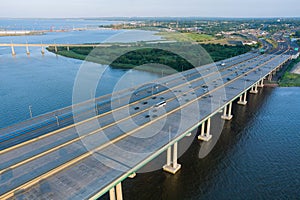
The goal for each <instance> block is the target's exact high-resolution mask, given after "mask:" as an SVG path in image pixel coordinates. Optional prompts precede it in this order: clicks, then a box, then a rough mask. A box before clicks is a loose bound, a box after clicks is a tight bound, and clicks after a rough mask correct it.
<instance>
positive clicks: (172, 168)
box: [163, 142, 181, 174]
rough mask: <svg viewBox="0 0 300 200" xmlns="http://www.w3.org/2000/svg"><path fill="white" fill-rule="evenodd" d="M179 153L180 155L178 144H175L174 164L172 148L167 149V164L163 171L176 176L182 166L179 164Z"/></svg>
mask: <svg viewBox="0 0 300 200" xmlns="http://www.w3.org/2000/svg"><path fill="white" fill-rule="evenodd" d="M177 153H178V142H175V143H174V145H173V162H172V161H171V159H172V158H171V154H172V146H169V147H168V149H167V164H165V165H164V166H163V170H164V171H166V172H169V173H171V174H176V173H177V172H178V171H179V170H180V168H181V165H180V164H178V163H177V157H178V156H177Z"/></svg>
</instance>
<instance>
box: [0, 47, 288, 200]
mask: <svg viewBox="0 0 300 200" xmlns="http://www.w3.org/2000/svg"><path fill="white" fill-rule="evenodd" d="M290 59H291V54H290V52H289V51H288V50H286V49H285V48H284V47H282V49H279V50H278V51H276V52H274V53H273V54H264V55H260V54H258V53H253V52H252V53H247V54H244V55H241V56H237V57H234V58H231V59H227V60H225V61H222V62H217V63H216V67H214V64H209V65H205V66H200V67H198V68H195V69H191V70H188V71H185V72H182V73H177V74H174V75H171V76H167V77H164V78H161V79H158V80H157V81H155V83H146V84H144V85H142V86H138V87H136V88H130V89H128V90H124V91H120V92H119V93H118V94H117V95H107V96H104V97H100V98H97V99H96V100H95V102H96V107H93V108H91V107H90V106H89V105H90V104H85V103H82V104H80V105H76V106H77V107H78V109H77V112H78V113H77V115H75V116H74V115H72V113H70V112H71V111H72V110H71V108H65V109H62V110H60V111H59V112H55V114H56V115H53V113H51V114H46V115H44V116H38V117H36V118H33V119H30V120H28V121H27V122H23V123H20V124H17V125H15V126H12V127H8V128H5V129H3V130H0V136H1V138H0V142H1V143H0V144H1V147H2V146H4V145H6V147H5V148H2V150H1V151H0V176H1V179H0V199H41V198H45V199H96V198H98V197H100V196H102V195H103V194H105V193H107V192H109V196H110V199H111V200H113V199H118V200H121V199H122V181H123V180H124V179H126V178H128V177H134V175H135V173H136V172H137V171H138V170H139V169H141V168H142V167H143V166H144V165H146V164H147V163H149V162H150V161H151V160H153V159H154V158H156V157H157V156H158V155H160V154H162V153H163V152H167V160H166V164H165V165H164V166H162V168H163V170H164V171H166V172H169V173H172V174H175V173H176V172H178V170H180V168H181V165H180V164H178V163H177V157H178V155H177V152H178V143H179V142H180V141H181V140H182V139H183V138H184V137H186V136H189V135H190V133H191V132H192V131H193V130H194V129H197V128H198V127H199V126H201V133H200V135H199V136H198V137H197V138H198V139H199V140H203V141H204V142H210V140H211V139H212V137H214V134H213V133H212V132H211V118H212V117H213V116H214V115H216V114H217V113H219V112H220V111H222V112H223V115H222V119H224V120H231V119H232V117H233V113H232V110H231V109H232V104H233V102H234V101H235V100H238V102H237V103H238V104H240V105H241V106H245V105H246V104H247V95H248V93H252V94H253V95H255V94H256V93H257V92H258V88H259V87H263V86H264V85H263V83H264V80H265V79H267V78H268V79H270V78H271V77H272V75H273V74H274V73H276V71H277V70H279V69H280V68H281V67H282V66H283V65H284V64H285V63H286V62H288V61H289V60H290ZM222 63H226V64H225V65H222ZM224 91H225V93H224ZM128 102H129V103H128ZM161 102H164V104H165V106H164V107H160V103H161ZM111 105H115V106H111ZM195 108H197V109H195ZM93 112H94V113H96V115H95V116H92V115H91V113H93ZM128 112H129V114H128ZM73 117H75V118H78V119H77V120H75V121H74V120H72V119H73ZM179 122H180V126H179V125H178V123H179ZM94 124H98V126H94ZM155 130H159V132H157V133H156V134H153V135H151V133H152V132H154V131H155ZM78 131H79V132H81V134H79V135H78ZM31 133H33V136H34V137H32V138H28V137H27V136H28V135H30V134H31ZM36 136H37V137H36ZM18 140H19V141H18ZM15 141H17V142H15ZM14 142H15V143H14ZM10 144H13V145H10ZM183 164H184V163H183Z"/></svg>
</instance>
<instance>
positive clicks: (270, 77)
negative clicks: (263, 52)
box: [268, 72, 272, 81]
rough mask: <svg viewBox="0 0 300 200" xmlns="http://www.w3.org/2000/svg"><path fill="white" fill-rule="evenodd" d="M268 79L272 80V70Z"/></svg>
mask: <svg viewBox="0 0 300 200" xmlns="http://www.w3.org/2000/svg"><path fill="white" fill-rule="evenodd" d="M268 80H269V81H271V80H272V72H271V73H270V74H269V76H268Z"/></svg>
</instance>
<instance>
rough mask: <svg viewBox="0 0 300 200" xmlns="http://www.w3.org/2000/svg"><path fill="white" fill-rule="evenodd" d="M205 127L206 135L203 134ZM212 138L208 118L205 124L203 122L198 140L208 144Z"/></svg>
mask: <svg viewBox="0 0 300 200" xmlns="http://www.w3.org/2000/svg"><path fill="white" fill-rule="evenodd" d="M205 125H206V133H205ZM211 138H212V135H211V134H210V118H208V119H207V122H203V123H202V126H201V134H200V135H199V136H198V140H203V141H206V142H208V141H209V140H210V139H211Z"/></svg>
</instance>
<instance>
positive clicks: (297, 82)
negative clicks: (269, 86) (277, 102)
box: [279, 58, 300, 87]
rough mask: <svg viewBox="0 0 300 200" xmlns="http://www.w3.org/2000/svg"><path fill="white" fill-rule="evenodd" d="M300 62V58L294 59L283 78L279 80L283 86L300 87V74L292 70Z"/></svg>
mask: <svg viewBox="0 0 300 200" xmlns="http://www.w3.org/2000/svg"><path fill="white" fill-rule="evenodd" d="M299 62H300V58H297V59H296V60H293V61H292V62H291V63H290V64H289V66H288V67H287V71H286V72H285V73H284V75H283V77H282V79H281V80H280V81H279V86H281V87H300V74H294V73H291V72H290V71H291V70H292V69H293V68H294V67H295V65H296V64H298V63H299Z"/></svg>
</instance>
